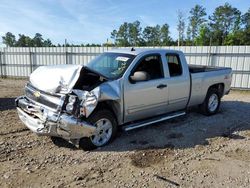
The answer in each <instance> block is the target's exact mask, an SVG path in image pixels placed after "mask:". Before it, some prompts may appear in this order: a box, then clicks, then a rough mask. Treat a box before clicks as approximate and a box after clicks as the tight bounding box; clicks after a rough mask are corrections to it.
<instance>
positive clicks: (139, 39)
mask: <svg viewBox="0 0 250 188" xmlns="http://www.w3.org/2000/svg"><path fill="white" fill-rule="evenodd" d="M111 38H112V39H114V41H115V45H116V46H125V47H126V46H161V45H170V44H171V43H172V39H171V37H170V32H169V25H168V24H163V25H162V26H160V25H156V26H146V27H145V28H144V29H143V30H142V28H141V26H140V22H139V21H135V22H133V23H127V22H124V23H123V24H122V25H121V26H120V27H119V29H118V30H113V31H112V32H111Z"/></svg>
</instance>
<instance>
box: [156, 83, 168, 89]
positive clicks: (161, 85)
mask: <svg viewBox="0 0 250 188" xmlns="http://www.w3.org/2000/svg"><path fill="white" fill-rule="evenodd" d="M164 87H167V85H166V84H160V85H158V86H157V88H158V89H163V88H164Z"/></svg>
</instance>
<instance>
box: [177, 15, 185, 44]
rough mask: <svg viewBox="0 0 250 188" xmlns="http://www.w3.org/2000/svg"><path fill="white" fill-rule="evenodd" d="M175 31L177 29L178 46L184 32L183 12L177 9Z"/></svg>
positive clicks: (182, 39) (181, 41)
mask: <svg viewBox="0 0 250 188" xmlns="http://www.w3.org/2000/svg"><path fill="white" fill-rule="evenodd" d="M177 31H178V46H180V45H181V44H182V43H183V41H184V32H185V17H184V14H183V12H181V11H178V24H177Z"/></svg>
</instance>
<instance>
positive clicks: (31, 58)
mask: <svg viewBox="0 0 250 188" xmlns="http://www.w3.org/2000/svg"><path fill="white" fill-rule="evenodd" d="M29 57H30V74H31V73H32V72H33V53H32V52H31V50H30V48H29Z"/></svg>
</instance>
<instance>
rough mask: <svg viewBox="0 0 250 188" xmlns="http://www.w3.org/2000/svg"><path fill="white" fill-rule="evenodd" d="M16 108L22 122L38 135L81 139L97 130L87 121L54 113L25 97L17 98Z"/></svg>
mask: <svg viewBox="0 0 250 188" xmlns="http://www.w3.org/2000/svg"><path fill="white" fill-rule="evenodd" d="M16 106H17V112H18V115H19V118H20V119H21V121H22V122H23V123H24V124H25V125H26V126H27V127H28V128H29V129H30V130H31V131H33V132H34V133H36V134H37V135H44V136H57V137H62V138H65V139H79V138H82V137H90V136H92V135H93V134H94V132H95V130H96V128H95V127H94V126H93V125H91V124H89V123H88V122H86V121H80V120H79V119H76V118H75V117H73V116H70V115H68V114H66V113H63V114H61V113H60V112H52V111H51V110H49V109H46V108H45V107H42V106H40V105H39V104H35V103H33V102H31V101H29V100H28V99H27V98H25V97H19V98H17V99H16Z"/></svg>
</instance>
